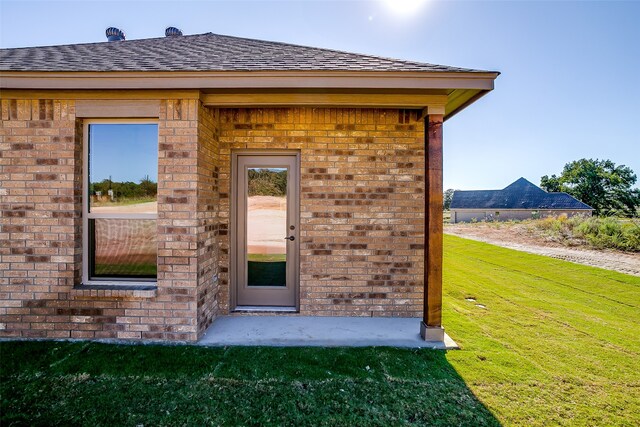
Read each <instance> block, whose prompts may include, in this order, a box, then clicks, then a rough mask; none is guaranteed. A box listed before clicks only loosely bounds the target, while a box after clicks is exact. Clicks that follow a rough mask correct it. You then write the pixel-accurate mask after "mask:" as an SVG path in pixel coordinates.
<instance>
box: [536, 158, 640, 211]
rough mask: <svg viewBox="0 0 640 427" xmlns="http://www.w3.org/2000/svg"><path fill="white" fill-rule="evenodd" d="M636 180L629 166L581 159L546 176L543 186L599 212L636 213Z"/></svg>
mask: <svg viewBox="0 0 640 427" xmlns="http://www.w3.org/2000/svg"><path fill="white" fill-rule="evenodd" d="M636 180H637V177H636V175H635V173H634V172H633V170H632V169H631V168H629V167H627V166H624V165H620V166H616V164H615V163H613V162H612V161H611V160H598V159H595V160H593V159H580V160H576V161H574V162H571V163H567V164H566V165H564V169H563V170H562V173H561V174H560V176H556V175H551V176H550V177H549V176H547V175H545V176H543V177H542V178H541V179H540V187H542V188H543V189H545V190H547V191H551V192H558V191H564V192H566V193H568V194H571V195H572V196H573V197H575V198H576V199H578V200H580V201H582V202H584V203H586V204H588V205H589V206H591V207H592V208H594V209H595V211H596V214H598V215H624V216H637V215H638V208H640V190H639V189H637V188H632V187H633V185H634V184H635V183H636Z"/></svg>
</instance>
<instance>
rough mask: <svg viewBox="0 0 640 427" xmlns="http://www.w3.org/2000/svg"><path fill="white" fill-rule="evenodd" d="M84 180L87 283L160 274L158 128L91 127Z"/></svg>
mask: <svg viewBox="0 0 640 427" xmlns="http://www.w3.org/2000/svg"><path fill="white" fill-rule="evenodd" d="M88 136H89V141H88V147H87V150H88V162H87V165H86V167H87V170H86V173H87V176H86V180H87V181H86V185H87V187H86V189H87V190H86V191H87V194H86V197H87V204H86V206H87V209H88V211H87V212H86V213H85V214H86V217H87V230H86V233H87V234H86V235H85V239H86V240H85V244H86V246H85V247H86V248H87V266H86V267H85V277H86V278H87V279H89V280H117V281H122V280H136V279H137V280H140V279H143V280H144V279H153V278H155V277H156V275H157V256H158V244H157V227H156V223H157V212H158V204H157V193H158V126H157V125H156V124H140V123H137V124H134V123H126V124H125V123H123V124H116V123H108V124H107V123H105V124H103V123H96V124H93V123H92V124H89V125H88Z"/></svg>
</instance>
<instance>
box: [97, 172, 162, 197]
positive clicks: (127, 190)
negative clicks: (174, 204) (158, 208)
mask: <svg viewBox="0 0 640 427" xmlns="http://www.w3.org/2000/svg"><path fill="white" fill-rule="evenodd" d="M109 190H112V191H113V197H114V198H116V199H146V198H155V197H156V195H157V194H158V183H157V182H153V181H152V180H151V179H149V177H148V176H145V177H144V178H142V179H141V180H140V182H139V183H135V182H131V181H123V182H118V181H112V180H110V179H103V180H102V181H100V182H92V183H91V184H89V191H90V194H94V195H97V194H100V195H102V196H107V195H108V194H109Z"/></svg>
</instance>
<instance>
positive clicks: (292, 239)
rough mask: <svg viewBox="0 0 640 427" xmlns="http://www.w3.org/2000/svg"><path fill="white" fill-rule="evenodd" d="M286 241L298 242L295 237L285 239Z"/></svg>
mask: <svg viewBox="0 0 640 427" xmlns="http://www.w3.org/2000/svg"><path fill="white" fill-rule="evenodd" d="M285 240H291V241H292V242H293V241H294V240H296V238H295V237H294V236H289V237H285Z"/></svg>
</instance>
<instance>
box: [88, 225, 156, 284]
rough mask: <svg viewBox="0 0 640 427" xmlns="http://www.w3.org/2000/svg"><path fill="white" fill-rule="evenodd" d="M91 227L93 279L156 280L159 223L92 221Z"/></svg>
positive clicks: (90, 247) (90, 248)
mask: <svg viewBox="0 0 640 427" xmlns="http://www.w3.org/2000/svg"><path fill="white" fill-rule="evenodd" d="M89 227H90V229H91V237H92V240H91V244H90V246H89V250H90V251H91V259H92V260H93V263H92V264H91V267H92V270H91V276H92V277H113V278H122V277H124V278H126V277H138V278H153V277H156V272H157V261H156V259H157V256H158V244H157V240H156V234H157V233H156V220H154V219H91V220H89Z"/></svg>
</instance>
